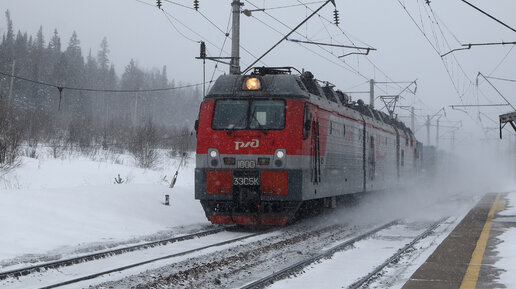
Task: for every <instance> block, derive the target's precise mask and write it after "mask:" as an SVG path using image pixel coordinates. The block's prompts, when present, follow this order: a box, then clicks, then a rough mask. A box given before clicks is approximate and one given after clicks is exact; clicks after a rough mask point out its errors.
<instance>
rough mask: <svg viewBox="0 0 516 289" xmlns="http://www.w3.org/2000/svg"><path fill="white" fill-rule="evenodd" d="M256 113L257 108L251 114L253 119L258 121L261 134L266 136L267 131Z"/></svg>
mask: <svg viewBox="0 0 516 289" xmlns="http://www.w3.org/2000/svg"><path fill="white" fill-rule="evenodd" d="M255 112H256V107H254V110H253V112H252V113H251V117H252V118H253V119H254V120H255V121H256V124H258V128H259V129H260V131H261V132H263V134H264V135H267V130H266V129H265V128H264V127H263V126H262V125H261V124H260V122H259V121H258V119H257V118H256V116H255V115H254V113H255Z"/></svg>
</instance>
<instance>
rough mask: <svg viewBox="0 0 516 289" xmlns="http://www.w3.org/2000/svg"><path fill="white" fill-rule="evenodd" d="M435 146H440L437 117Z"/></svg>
mask: <svg viewBox="0 0 516 289" xmlns="http://www.w3.org/2000/svg"><path fill="white" fill-rule="evenodd" d="M435 147H436V148H438V147H439V119H437V128H436V130H435Z"/></svg>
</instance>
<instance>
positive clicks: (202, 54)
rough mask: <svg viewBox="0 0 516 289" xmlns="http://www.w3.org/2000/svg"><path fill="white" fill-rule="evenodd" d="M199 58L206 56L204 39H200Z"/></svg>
mask: <svg viewBox="0 0 516 289" xmlns="http://www.w3.org/2000/svg"><path fill="white" fill-rule="evenodd" d="M200 58H201V59H204V58H206V43H204V41H201V57H200Z"/></svg>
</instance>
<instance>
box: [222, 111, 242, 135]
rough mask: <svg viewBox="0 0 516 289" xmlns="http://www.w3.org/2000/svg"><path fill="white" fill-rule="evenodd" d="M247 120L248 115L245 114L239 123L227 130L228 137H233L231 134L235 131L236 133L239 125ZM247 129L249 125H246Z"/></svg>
mask: <svg viewBox="0 0 516 289" xmlns="http://www.w3.org/2000/svg"><path fill="white" fill-rule="evenodd" d="M246 119H247V114H244V115H243V116H242V117H241V118H240V119H239V120H238V121H237V122H235V125H234V126H233V127H232V128H227V129H226V133H227V134H228V135H231V134H232V133H233V131H235V130H236V127H238V125H239V124H240V123H241V122H242V121H244V120H246ZM245 127H247V125H246V126H244V128H245Z"/></svg>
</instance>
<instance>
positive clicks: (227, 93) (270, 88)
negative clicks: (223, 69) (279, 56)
mask: <svg viewBox="0 0 516 289" xmlns="http://www.w3.org/2000/svg"><path fill="white" fill-rule="evenodd" d="M248 77H249V75H222V76H220V77H219V78H218V79H217V81H215V84H214V85H213V88H212V89H211V90H210V91H209V93H208V95H206V98H214V97H257V98H259V97H270V96H271V95H277V96H283V97H292V98H309V97H310V96H309V94H308V92H307V91H306V90H304V89H303V87H302V86H300V83H299V81H300V77H299V75H290V74H273V75H261V76H257V77H259V78H260V81H261V84H262V89H261V90H254V91H253V90H242V83H243V81H244V79H245V78H248Z"/></svg>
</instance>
